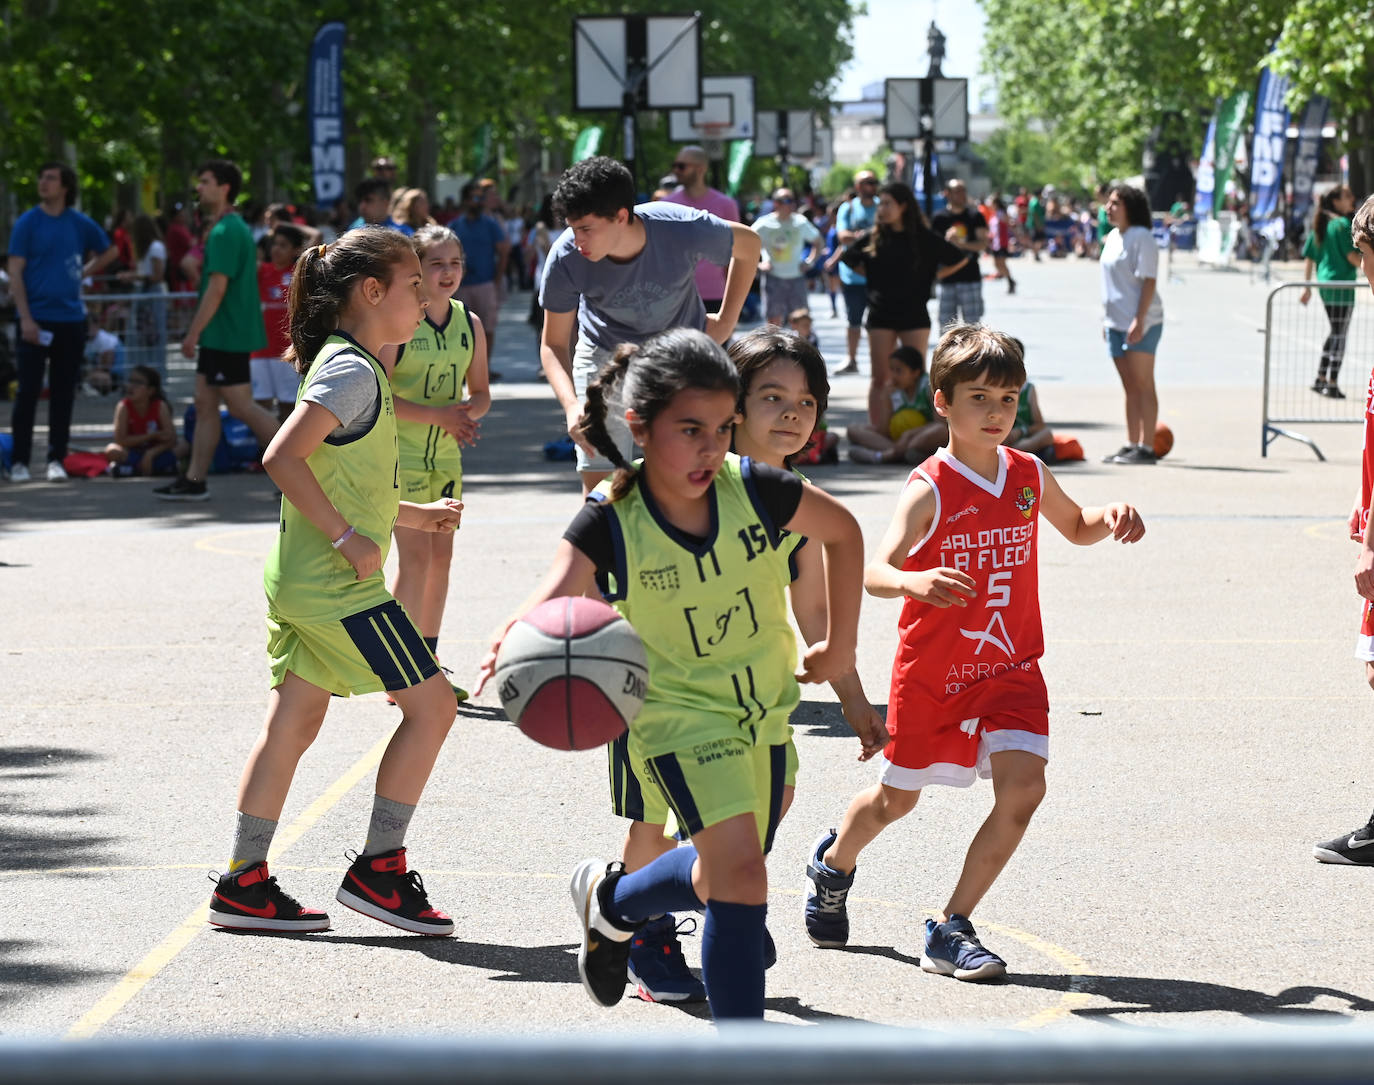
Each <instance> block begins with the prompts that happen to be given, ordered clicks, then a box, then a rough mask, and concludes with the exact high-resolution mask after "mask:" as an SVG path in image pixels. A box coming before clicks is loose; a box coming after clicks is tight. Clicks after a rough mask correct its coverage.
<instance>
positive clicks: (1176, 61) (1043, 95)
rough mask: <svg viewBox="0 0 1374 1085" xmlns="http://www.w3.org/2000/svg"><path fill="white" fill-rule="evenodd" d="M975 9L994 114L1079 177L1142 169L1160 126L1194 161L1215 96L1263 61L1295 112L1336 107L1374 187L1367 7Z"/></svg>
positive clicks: (1023, 5) (1280, 1) (1090, 4)
mask: <svg viewBox="0 0 1374 1085" xmlns="http://www.w3.org/2000/svg"><path fill="white" fill-rule="evenodd" d="M979 2H980V3H981V4H982V6H983V9H984V12H985V14H986V16H987V34H986V38H985V48H984V62H985V65H986V68H987V70H988V72H989V73H990V74H991V75H992V76H993V78H994V79H995V80H996V83H997V89H998V96H997V101H998V109H999V111H1000V112H1001V113H1002V114H1003V116H1005V117H1006V118H1007V120H1008V121H1009V123H1011V124H1013V125H1016V126H1026V125H1029V124H1032V123H1038V124H1040V125H1043V127H1044V129H1045V131H1046V132H1047V133H1048V134H1049V135H1050V136H1051V137H1052V140H1053V142H1054V145H1055V146H1056V147H1057V148H1058V149H1059V151H1060V152H1061V153H1062V154H1063V155H1065V156H1067V158H1068V160H1069V161H1068V165H1069V166H1070V167H1071V168H1073V169H1074V170H1076V171H1077V172H1079V173H1080V174H1082V175H1084V176H1085V179H1086V178H1087V177H1090V176H1096V177H1099V178H1102V179H1106V178H1108V177H1112V176H1121V175H1128V174H1134V173H1137V172H1139V171H1140V162H1141V152H1142V150H1143V148H1144V145H1145V141H1146V139H1147V138H1148V137H1149V135H1150V132H1151V129H1152V128H1154V127H1155V126H1163V129H1164V131H1163V135H1164V137H1165V138H1166V139H1167V138H1169V137H1177V138H1179V139H1180V140H1181V141H1182V143H1183V145H1184V146H1186V147H1190V148H1192V153H1193V154H1194V155H1196V154H1197V152H1198V151H1199V150H1200V149H1201V147H1200V145H1201V142H1202V131H1203V127H1204V125H1205V119H1206V118H1207V117H1208V116H1209V115H1210V113H1211V112H1212V109H1213V105H1214V102H1215V101H1216V99H1217V98H1218V97H1223V96H1226V95H1229V94H1231V93H1233V92H1235V91H1237V90H1246V89H1248V90H1253V89H1254V87H1255V84H1256V80H1257V79H1258V76H1259V71H1260V69H1261V68H1262V67H1263V66H1264V65H1265V64H1266V63H1267V64H1269V65H1270V67H1271V68H1272V69H1273V70H1274V71H1275V72H1276V73H1278V74H1280V75H1285V76H1287V77H1288V78H1289V80H1290V81H1291V82H1290V91H1289V96H1288V97H1289V107H1290V109H1293V110H1294V111H1297V110H1299V109H1301V108H1302V105H1303V103H1305V102H1306V101H1307V99H1308V98H1309V97H1310V96H1312V95H1313V94H1323V95H1325V96H1326V97H1327V98H1329V99H1330V100H1331V103H1332V117H1333V119H1334V120H1335V121H1336V122H1337V123H1338V124H1341V125H1344V126H1345V127H1346V128H1347V130H1348V131H1349V133H1350V143H1351V147H1350V149H1351V150H1352V152H1353V153H1354V157H1356V158H1357V159H1358V161H1359V166H1360V167H1361V168H1362V171H1363V173H1362V176H1363V178H1364V179H1365V180H1364V181H1363V182H1362V187H1364V188H1368V187H1369V183H1370V182H1374V168H1371V167H1374V126H1372V125H1371V123H1370V117H1371V114H1374V18H1371V16H1374V0H1058V2H1057V3H1055V4H1044V3H1041V2H1039V0H979ZM1271 47H1272V51H1271ZM1353 172H1355V170H1354V167H1352V173H1353Z"/></svg>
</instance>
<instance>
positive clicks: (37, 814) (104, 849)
mask: <svg viewBox="0 0 1374 1085" xmlns="http://www.w3.org/2000/svg"><path fill="white" fill-rule="evenodd" d="M95 759H96V755H95V754H92V753H88V752H86V751H85V750H73V749H63V748H45V747H34V746H6V747H0V810H3V811H4V817H3V818H0V871H17V870H55V869H58V868H60V867H73V866H93V865H96V864H99V863H102V862H105V861H107V860H108V854H109V845H110V842H111V840H112V839H113V838H112V837H108V836H94V835H91V834H88V833H84V832H80V831H78V830H76V829H74V828H58V829H54V830H52V831H48V830H43V831H40V830H36V829H35V828H33V826H32V823H31V822H30V821H29V820H28V819H32V818H55V819H65V818H92V817H95V816H97V815H98V814H99V813H100V812H101V811H99V810H96V809H92V808H89V807H80V808H77V807H66V808H54V809H35V808H32V807H30V806H28V805H27V801H26V796H25V795H23V794H21V793H20V792H19V791H18V790H17V789H16V787H15V785H16V784H18V783H19V782H21V781H29V780H43V779H51V778H52V777H54V776H57V775H58V774H59V773H58V770H59V769H60V768H61V766H62V765H64V764H74V763H77V762H82V761H93V760H95ZM21 822H24V823H22V824H21Z"/></svg>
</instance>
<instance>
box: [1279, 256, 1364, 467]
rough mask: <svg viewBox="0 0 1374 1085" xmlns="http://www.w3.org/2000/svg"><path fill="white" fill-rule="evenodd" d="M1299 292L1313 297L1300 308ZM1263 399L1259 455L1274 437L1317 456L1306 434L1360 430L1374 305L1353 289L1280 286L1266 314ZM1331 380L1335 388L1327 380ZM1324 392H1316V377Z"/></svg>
mask: <svg viewBox="0 0 1374 1085" xmlns="http://www.w3.org/2000/svg"><path fill="white" fill-rule="evenodd" d="M1304 290H1310V291H1311V296H1310V298H1309V300H1308V302H1307V304H1306V305H1303V304H1301V301H1300V299H1301V297H1302V293H1303V291H1304ZM1263 331H1264V399H1263V418H1262V420H1261V426H1262V429H1261V434H1260V454H1261V455H1262V456H1267V455H1269V446H1270V445H1271V444H1272V443H1273V442H1274V441H1275V440H1276V439H1277V438H1279V437H1287V438H1289V439H1291V440H1294V441H1301V442H1302V443H1303V444H1305V445H1307V447H1308V448H1310V449H1311V450H1312V451H1313V452H1314V453H1316V456H1317V459H1319V460H1325V459H1326V457H1325V456H1323V455H1322V451H1321V449H1320V448H1318V447H1317V443H1316V441H1314V440H1313V439H1312V438H1311V437H1310V436H1308V435H1307V434H1306V433H1303V432H1300V431H1299V430H1296V429H1293V428H1292V427H1294V426H1303V427H1309V426H1314V425H1327V424H1330V423H1340V422H1346V423H1350V422H1356V423H1358V422H1363V421H1364V412H1365V402H1366V398H1367V394H1368V388H1369V372H1370V364H1371V362H1374V297H1371V295H1370V291H1369V287H1368V286H1367V285H1366V284H1365V282H1364V281H1363V280H1359V281H1356V282H1325V283H1316V282H1298V283H1281V284H1280V285H1279V286H1276V287H1274V289H1273V290H1271V291H1269V298H1268V301H1267V302H1266V304H1265V309H1264V329H1263ZM1333 374H1334V381H1332V380H1331V379H1330V378H1331V377H1332V376H1333ZM1323 375H1325V376H1326V378H1327V379H1328V383H1327V385H1326V387H1327V388H1328V389H1329V388H1331V387H1334V389H1335V391H1334V392H1332V391H1327V392H1325V393H1324V392H1322V391H1321V388H1322V386H1323V385H1322V377H1323Z"/></svg>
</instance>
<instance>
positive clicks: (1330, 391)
mask: <svg viewBox="0 0 1374 1085" xmlns="http://www.w3.org/2000/svg"><path fill="white" fill-rule="evenodd" d="M1322 395H1324V396H1325V397H1326V398H1327V399H1344V398H1345V393H1344V392H1342V391H1341V388H1340V385H1338V384H1334V383H1333V384H1328V385H1327V386H1326V387H1325V388H1323V389H1322Z"/></svg>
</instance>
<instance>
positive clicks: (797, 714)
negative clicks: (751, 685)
mask: <svg viewBox="0 0 1374 1085" xmlns="http://www.w3.org/2000/svg"><path fill="white" fill-rule="evenodd" d="M873 707H874V708H876V709H877V710H878V711H879V712H880V713H881V714H882V716H883V717H884V718H886V717H887V705H885V704H879V705H874V706H873ZM790 722H791V724H792V726H793V727H796V728H798V729H800V728H805V729H806V734H808V735H814V736H816V737H818V738H855V735H854V728H852V727H850V726H849V723H848V721H847V720H846V719H845V718H844V713H843V712H841V711H840V706H839V703H838V702H836V701H802V702H801V703H800V704H799V705H797V707H796V709H795V710H794V711H793V713H792V719H791V721H790Z"/></svg>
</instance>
